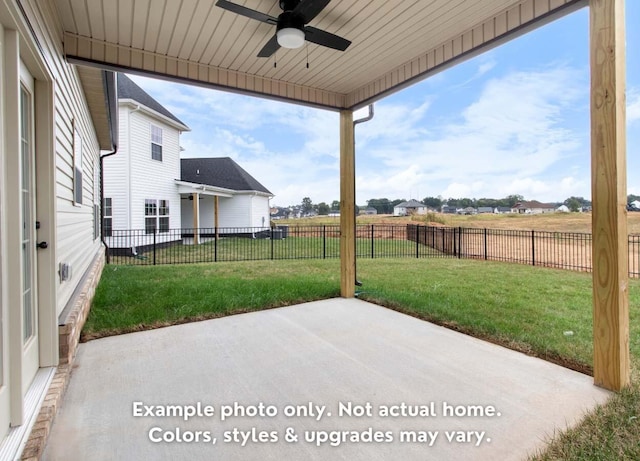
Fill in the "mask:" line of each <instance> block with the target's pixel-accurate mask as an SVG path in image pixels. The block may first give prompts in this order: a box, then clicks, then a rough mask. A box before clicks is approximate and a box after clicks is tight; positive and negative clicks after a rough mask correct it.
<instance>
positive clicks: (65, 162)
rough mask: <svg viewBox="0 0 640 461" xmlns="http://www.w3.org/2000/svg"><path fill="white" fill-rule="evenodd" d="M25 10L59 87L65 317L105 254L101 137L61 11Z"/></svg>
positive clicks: (43, 6) (47, 7)
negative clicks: (77, 145) (78, 157)
mask: <svg viewBox="0 0 640 461" xmlns="http://www.w3.org/2000/svg"><path fill="white" fill-rule="evenodd" d="M22 3H23V6H24V8H25V11H26V12H27V15H28V16H29V21H30V23H31V26H32V27H33V29H34V31H35V34H36V36H37V38H38V41H39V42H40V45H41V47H42V50H43V52H44V53H43V54H44V58H45V61H46V67H47V70H48V72H49V73H50V74H51V76H52V77H53V80H54V81H55V85H54V88H55V93H54V108H55V109H54V110H55V114H54V120H55V130H54V131H55V165H56V172H55V179H56V186H55V191H51V193H55V197H56V201H55V205H56V215H55V216H56V232H57V237H56V242H55V243H56V255H57V256H56V258H57V263H58V264H59V263H60V262H66V263H69V264H70V265H71V267H72V277H71V279H70V280H68V281H66V282H62V283H61V282H60V279H59V277H57V278H56V280H57V300H56V302H57V312H58V313H60V312H61V311H62V309H64V307H65V306H66V304H67V302H68V301H69V299H70V298H71V296H72V294H73V292H74V291H75V289H76V287H77V286H78V284H79V282H80V281H81V280H82V277H83V275H84V273H85V272H86V270H87V269H88V267H89V265H90V263H91V261H92V260H93V258H94V257H95V255H96V254H97V252H98V251H100V248H101V243H100V239H99V238H98V239H94V232H93V229H94V227H93V224H94V222H93V219H94V217H93V213H94V209H93V204H94V202H97V201H98V200H97V197H95V194H96V191H97V190H98V187H97V185H96V184H95V183H94V181H95V178H96V177H97V172H96V169H97V168H98V165H99V155H100V150H99V147H98V141H97V137H96V133H95V130H94V127H93V123H92V120H91V117H90V115H89V110H88V106H87V103H86V100H85V96H84V92H83V89H82V86H81V84H80V80H79V77H78V74H77V71H76V68H75V67H74V66H72V65H69V64H67V63H66V62H65V60H64V58H63V55H62V31H61V28H60V26H59V24H60V21H59V18H58V17H57V13H56V12H55V9H54V8H52V6H51V4H50V3H49V2H47V1H35V0H24V1H23V2H22ZM74 121H75V124H76V127H77V129H78V132H79V134H80V137H81V138H82V144H83V159H82V176H83V203H82V205H80V206H75V205H74V203H73V126H74Z"/></svg>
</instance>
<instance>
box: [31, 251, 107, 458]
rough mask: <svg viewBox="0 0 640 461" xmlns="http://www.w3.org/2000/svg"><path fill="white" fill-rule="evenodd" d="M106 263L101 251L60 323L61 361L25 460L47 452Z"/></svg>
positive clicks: (36, 424)
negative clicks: (46, 448)
mask: <svg viewBox="0 0 640 461" xmlns="http://www.w3.org/2000/svg"><path fill="white" fill-rule="evenodd" d="M104 263H105V257H104V252H100V255H99V256H97V257H96V258H95V259H94V261H93V263H92V265H91V267H90V268H89V272H87V273H86V274H85V276H84V279H83V281H82V283H81V285H80V287H79V290H78V291H77V292H76V293H75V294H74V296H73V298H72V300H71V301H70V303H71V305H70V306H69V307H70V310H69V312H67V313H66V315H63V317H64V318H63V319H62V322H61V325H59V326H58V335H59V341H60V344H59V354H60V362H59V365H58V368H57V370H56V374H55V375H54V377H53V380H52V381H51V385H50V386H49V389H48V391H47V395H46V396H45V399H44V401H43V402H42V407H41V408H40V412H39V413H38V418H37V419H36V422H35V424H34V426H33V428H32V429H31V433H30V434H29V440H28V441H27V444H26V446H25V448H24V450H23V452H22V457H21V460H22V461H38V460H39V459H40V457H41V456H42V453H43V452H44V447H45V445H46V444H47V438H48V437H49V432H50V430H51V425H52V424H53V419H54V418H55V416H56V413H57V411H58V407H59V406H60V404H61V403H62V397H63V395H64V392H65V391H66V389H67V385H68V383H69V375H70V373H71V367H72V366H73V361H74V359H75V356H76V351H77V349H78V343H79V342H80V332H81V331H82V327H83V326H84V324H85V322H86V320H87V315H89V310H90V309H91V302H92V300H93V296H94V295H95V292H96V287H97V286H98V282H99V281H100V275H101V274H102V269H103V268H104ZM65 310H66V309H65Z"/></svg>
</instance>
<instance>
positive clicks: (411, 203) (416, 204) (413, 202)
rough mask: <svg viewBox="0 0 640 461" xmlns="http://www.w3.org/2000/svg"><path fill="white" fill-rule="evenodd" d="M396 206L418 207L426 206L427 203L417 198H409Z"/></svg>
mask: <svg viewBox="0 0 640 461" xmlns="http://www.w3.org/2000/svg"><path fill="white" fill-rule="evenodd" d="M396 206H397V207H401V208H420V207H426V206H427V205H425V204H424V203H421V202H418V201H417V200H414V199H411V200H409V201H408V202H402V203H398V204H397V205H396Z"/></svg>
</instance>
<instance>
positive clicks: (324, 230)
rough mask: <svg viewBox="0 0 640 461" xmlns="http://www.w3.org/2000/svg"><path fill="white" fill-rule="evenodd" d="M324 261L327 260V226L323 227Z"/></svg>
mask: <svg viewBox="0 0 640 461" xmlns="http://www.w3.org/2000/svg"><path fill="white" fill-rule="evenodd" d="M322 259H327V226H322Z"/></svg>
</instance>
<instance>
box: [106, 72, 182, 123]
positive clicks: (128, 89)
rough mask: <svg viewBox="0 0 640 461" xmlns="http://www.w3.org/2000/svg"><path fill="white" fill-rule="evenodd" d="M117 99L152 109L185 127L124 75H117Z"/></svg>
mask: <svg viewBox="0 0 640 461" xmlns="http://www.w3.org/2000/svg"><path fill="white" fill-rule="evenodd" d="M118 99H133V100H134V101H136V102H138V103H140V104H142V105H143V106H147V107H148V108H149V109H152V110H154V111H156V112H158V113H160V114H162V115H164V116H165V117H168V118H170V119H171V120H173V121H174V122H177V123H179V124H180V125H184V126H187V125H186V124H185V123H184V122H182V121H181V120H180V119H179V118H178V117H176V116H175V115H173V114H172V113H171V112H169V111H168V110H167V109H165V108H164V107H163V106H162V104H160V103H159V102H158V101H156V100H155V99H153V98H152V97H151V96H149V94H148V93H146V92H145V91H144V90H143V89H142V88H140V87H139V86H138V85H136V84H135V83H134V82H133V80H131V79H130V78H129V77H127V76H126V75H125V74H121V73H119V74H118Z"/></svg>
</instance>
